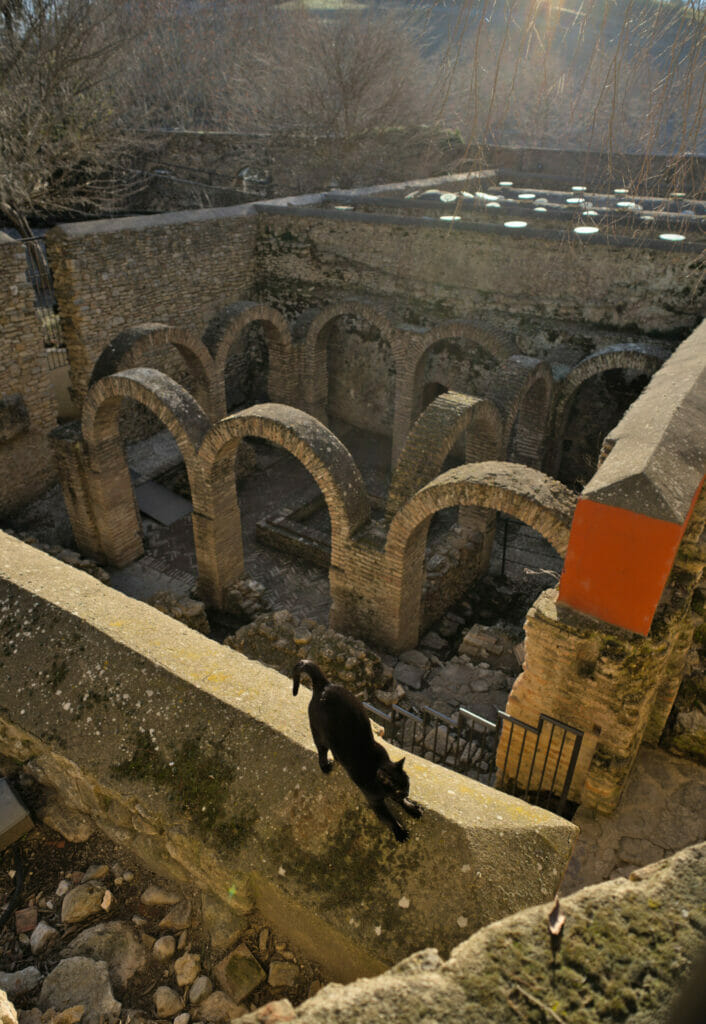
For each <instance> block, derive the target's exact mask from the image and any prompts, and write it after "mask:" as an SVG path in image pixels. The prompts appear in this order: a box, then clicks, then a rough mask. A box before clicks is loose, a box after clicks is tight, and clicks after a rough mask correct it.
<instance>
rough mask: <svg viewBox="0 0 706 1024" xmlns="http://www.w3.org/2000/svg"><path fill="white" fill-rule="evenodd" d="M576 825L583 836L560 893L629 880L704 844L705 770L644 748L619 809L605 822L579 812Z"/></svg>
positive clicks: (578, 843)
mask: <svg viewBox="0 0 706 1024" xmlns="http://www.w3.org/2000/svg"><path fill="white" fill-rule="evenodd" d="M573 821H574V824H575V825H578V826H579V828H580V829H581V832H580V835H579V838H578V839H577V841H576V846H575V847H574V852H573V854H572V856H571V860H570V861H569V865H568V868H567V870H566V874H565V876H564V881H563V883H562V886H561V892H562V893H569V892H574V891H575V890H576V889H580V888H582V887H583V886H585V885H593V884H594V883H595V882H602V881H604V880H605V879H608V878H618V877H621V876H625V877H627V876H628V875H630V874H631V873H632V872H633V871H635V870H636V869H637V868H639V867H642V866H643V865H645V864H651V863H652V862H653V861H656V860H661V859H662V858H663V857H669V856H671V855H672V854H673V853H675V852H676V851H677V850H682V849H683V848H684V847H685V846H691V845H693V844H694V843H698V842H703V840H705V839H706V767H705V766H703V765H698V764H696V763H695V762H694V761H689V760H687V759H686V758H681V757H674V756H673V755H671V754H668V753H667V752H666V751H664V750H660V749H658V748H654V747H642V749H641V750H640V752H639V754H638V755H637V760H636V762H635V767H634V768H633V771H632V774H631V776H630V779H629V780H628V784H627V786H626V788H625V792H624V793H623V796H622V799H621V801H620V805H619V807H618V809H617V810H616V811H615V812H614V813H613V814H611V815H609V816H606V815H597V814H594V813H593V812H592V811H588V810H585V809H584V808H579V810H578V811H577V812H576V814H575V815H574V818H573ZM704 893H705V894H706V879H705V880H704Z"/></svg>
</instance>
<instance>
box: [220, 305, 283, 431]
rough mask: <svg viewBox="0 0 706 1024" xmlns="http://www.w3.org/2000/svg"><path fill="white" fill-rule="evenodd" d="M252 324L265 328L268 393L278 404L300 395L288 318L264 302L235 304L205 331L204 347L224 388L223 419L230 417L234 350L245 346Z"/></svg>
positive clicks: (221, 313) (221, 311) (227, 308)
mask: <svg viewBox="0 0 706 1024" xmlns="http://www.w3.org/2000/svg"><path fill="white" fill-rule="evenodd" d="M251 324H261V325H262V327H263V330H264V334H265V340H266V342H267V352H268V357H269V368H268V375H267V389H268V391H269V393H270V396H271V397H273V398H276V399H277V400H278V401H288V400H291V399H292V398H293V397H294V396H295V395H296V388H297V379H298V373H297V367H296V366H293V365H292V357H293V351H292V334H291V331H290V329H289V324H288V323H287V320H286V318H285V317H284V316H283V315H282V314H281V313H280V312H279V310H277V309H275V308H274V307H273V306H268V305H266V304H265V303H261V302H234V303H233V304H232V305H230V306H226V307H225V308H224V309H222V310H220V312H218V313H217V314H216V315H215V316H214V317H213V318H212V319H211V320H210V321H209V323H208V325H207V327H206V330H205V331H204V336H203V337H204V344H205V346H206V348H207V349H208V350H209V352H210V353H211V355H212V357H213V361H214V364H215V367H216V371H217V373H218V374H219V378H220V380H221V381H222V387H223V415H225V413H226V398H225V371H226V364H227V362H228V356H229V355H230V353H231V351H232V349H233V347H234V346H236V345H239V346H241V347H242V344H243V338H242V336H243V333H244V331H245V330H246V328H248V327H249V326H250V325H251Z"/></svg>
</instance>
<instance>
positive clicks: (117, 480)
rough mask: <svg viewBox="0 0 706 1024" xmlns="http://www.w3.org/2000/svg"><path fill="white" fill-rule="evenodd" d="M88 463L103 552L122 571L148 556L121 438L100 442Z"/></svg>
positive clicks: (93, 504) (94, 511)
mask: <svg viewBox="0 0 706 1024" xmlns="http://www.w3.org/2000/svg"><path fill="white" fill-rule="evenodd" d="M88 461H89V464H90V469H89V472H88V474H87V482H88V490H89V493H90V496H91V497H90V501H91V507H92V510H93V515H94V519H95V523H96V528H97V531H98V536H99V539H100V547H101V551H102V553H103V557H104V558H105V560H106V562H108V563H109V564H110V565H114V566H116V567H117V568H119V569H120V568H122V567H123V566H125V565H129V564H130V563H131V562H134V561H135V559H136V558H139V557H140V556H141V555H142V554H143V553H144V546H143V544H142V528H141V526H140V513H139V511H138V508H137V502H136V501H135V492H134V490H133V486H132V480H131V479H130V470H129V469H128V465H127V462H126V461H125V455H124V452H123V446H122V441H121V440H120V437H119V436H117V437H116V436H112V437H108V438H105V439H103V440H101V441H99V442H98V443H97V444H96V445H95V446H94V447H93V448H92V449H91V450H90V452H89V456H88Z"/></svg>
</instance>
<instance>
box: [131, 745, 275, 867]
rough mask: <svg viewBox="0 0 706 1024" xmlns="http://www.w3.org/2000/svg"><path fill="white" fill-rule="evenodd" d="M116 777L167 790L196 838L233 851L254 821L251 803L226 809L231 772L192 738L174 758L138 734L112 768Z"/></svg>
mask: <svg viewBox="0 0 706 1024" xmlns="http://www.w3.org/2000/svg"><path fill="white" fill-rule="evenodd" d="M113 771H114V774H115V776H116V777H117V778H122V779H143V780H149V781H150V782H152V783H154V784H155V785H157V786H162V787H166V788H168V789H169V791H170V796H171V798H172V799H173V800H174V802H175V803H176V804H177V806H178V807H179V809H180V810H182V811H184V812H186V813H187V814H188V815H189V816H190V817H191V818H192V820H193V821H194V822H195V824H196V827H197V829H198V832H199V834H200V835H201V837H202V838H203V839H204V840H206V841H210V842H211V843H212V844H214V845H216V846H219V847H221V848H227V849H229V850H233V849H234V848H237V846H238V845H239V844H240V843H242V842H243V841H244V840H245V838H246V837H247V835H248V834H249V833H250V831H251V830H252V826H253V825H254V823H255V821H256V820H257V818H258V817H259V814H258V812H257V810H256V809H255V807H254V806H253V805H247V806H243V807H241V808H240V809H239V810H238V811H236V812H231V813H229V812H227V811H226V796H227V792H228V785H229V783H231V782H232V781H233V778H234V776H235V772H234V769H233V768H232V767H231V766H230V765H229V764H228V763H227V762H226V761H225V759H224V757H223V756H222V755H220V754H210V755H209V754H205V753H204V752H203V751H202V750H201V748H200V744H199V741H198V740H197V739H196V738H195V737H191V738H189V739H186V740H185V741H184V742H183V744H182V746H181V748H180V749H179V751H178V752H177V753H176V754H175V755H174V760H173V761H170V762H167V760H166V758H165V757H164V756H163V755H162V754H161V752H159V751H157V750H155V748H154V746H153V744H152V741H151V739H150V737H149V735H148V734H147V733H138V734H137V737H136V742H135V750H134V752H133V754H132V756H131V757H129V758H127V759H126V760H124V761H121V762H120V764H118V765H116V766H115V767H114V769H113Z"/></svg>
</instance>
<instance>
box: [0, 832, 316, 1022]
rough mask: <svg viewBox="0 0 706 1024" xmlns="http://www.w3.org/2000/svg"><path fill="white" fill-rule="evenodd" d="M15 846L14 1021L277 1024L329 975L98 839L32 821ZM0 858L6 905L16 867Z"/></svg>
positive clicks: (3, 940) (5, 954)
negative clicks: (246, 1022) (20, 865)
mask: <svg viewBox="0 0 706 1024" xmlns="http://www.w3.org/2000/svg"><path fill="white" fill-rule="evenodd" d="M21 846H22V850H23V859H24V864H25V880H24V887H23V891H22V897H21V900H20V902H19V904H18V906H17V908H16V910H15V912H14V914H13V915H12V916H11V917H10V920H9V921H8V922H7V924H6V925H5V928H4V929H3V930H2V932H0V989H3V990H4V991H5V992H7V994H8V997H9V998H10V999H11V1000H12V1002H13V1003H14V1005H15V1007H16V1009H17V1014H18V1018H19V1024H105V1022H107V1021H118V1020H119V1021H122V1022H127V1021H134V1022H136V1024H141V1022H144V1024H147V1022H149V1021H151V1020H158V1021H170V1022H171V1021H174V1022H175V1024H189V1022H191V1021H193V1022H198V1021H203V1022H204V1024H219V1022H224V1021H229V1020H232V1019H234V1018H236V1017H239V1016H242V1015H243V1014H245V1013H247V1012H248V1011H252V1010H256V1009H258V1008H259V1007H263V1006H266V1007H267V1010H266V1011H263V1013H265V1016H266V1018H267V1019H268V1020H270V1021H274V1020H276V1019H286V1011H287V1008H289V1011H291V1006H292V1004H294V1005H296V1004H297V1003H299V1002H301V1001H302V1000H303V999H305V998H307V997H308V996H310V995H313V994H315V993H316V992H317V991H318V990H319V989H320V988H321V986H322V984H323V983H324V982H325V980H326V979H325V978H324V977H323V976H322V974H321V971H320V969H319V968H318V967H317V966H316V965H315V964H312V963H309V962H307V961H304V960H302V959H301V958H299V957H295V955H294V953H292V952H291V950H289V949H288V948H287V946H286V944H285V943H284V942H282V941H280V940H279V938H278V937H277V936H276V935H275V934H274V933H273V931H272V929H271V928H270V927H269V926H268V925H267V923H266V922H264V921H262V920H259V919H258V918H257V917H255V916H251V917H248V918H243V917H242V916H240V915H238V914H235V913H233V912H232V911H231V910H230V909H229V908H228V906H227V903H226V902H221V901H219V900H216V899H215V898H213V897H206V896H203V895H202V894H200V893H198V892H193V891H191V892H189V891H185V890H183V889H179V888H176V887H174V886H173V885H171V884H169V883H165V882H164V881H162V880H160V879H158V878H155V877H154V876H153V875H151V874H150V873H149V872H147V871H145V870H144V869H143V868H142V867H140V866H139V865H138V864H136V863H132V862H131V858H130V856H129V854H128V853H126V851H124V850H119V849H117V848H116V847H115V846H113V845H112V844H110V843H109V842H108V841H106V840H102V839H97V838H96V837H95V836H94V837H92V838H91V839H90V840H88V841H87V842H85V843H72V842H69V841H67V840H66V839H64V838H63V837H62V836H61V835H60V834H59V833H58V832H54V831H52V830H51V829H48V828H46V827H44V826H35V828H34V829H33V830H32V831H31V832H30V833H28V834H27V835H26V836H25V837H24V839H22V840H21ZM1 856H2V861H1V863H0V906H3V905H5V904H6V903H7V901H8V899H9V898H10V896H11V895H12V892H13V891H14V887H15V866H14V864H13V859H12V856H11V854H10V850H6V851H4V852H3V854H2V855H1ZM273 1002H274V1004H275V1005H274V1008H273V1007H271V1006H270V1005H269V1004H271V1003H273ZM282 1014H285V1016H282Z"/></svg>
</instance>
